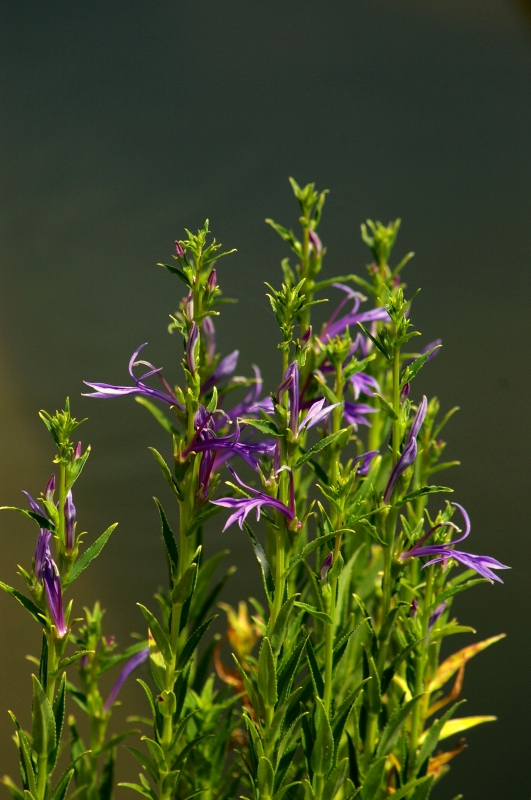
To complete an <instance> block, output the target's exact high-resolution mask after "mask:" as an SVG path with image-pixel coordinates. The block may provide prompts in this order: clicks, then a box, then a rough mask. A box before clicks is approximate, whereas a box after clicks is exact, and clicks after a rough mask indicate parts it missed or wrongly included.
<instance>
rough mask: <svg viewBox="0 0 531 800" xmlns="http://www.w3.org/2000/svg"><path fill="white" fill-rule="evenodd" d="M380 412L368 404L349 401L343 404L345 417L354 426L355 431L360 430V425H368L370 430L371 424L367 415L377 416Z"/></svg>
mask: <svg viewBox="0 0 531 800" xmlns="http://www.w3.org/2000/svg"><path fill="white" fill-rule="evenodd" d="M378 411H379V409H378V408H373V407H372V406H369V405H367V403H350V402H349V401H348V400H345V402H344V404H343V416H344V417H345V419H346V421H347V422H348V424H349V425H352V427H353V428H354V430H355V431H356V430H358V425H367V426H368V427H369V428H370V427H371V423H370V422H369V420H368V419H367V418H366V416H365V415H366V414H376V413H377V412H378Z"/></svg>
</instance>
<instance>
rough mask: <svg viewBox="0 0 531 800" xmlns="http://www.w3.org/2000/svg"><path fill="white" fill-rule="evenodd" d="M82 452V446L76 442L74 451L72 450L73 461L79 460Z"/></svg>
mask: <svg viewBox="0 0 531 800" xmlns="http://www.w3.org/2000/svg"><path fill="white" fill-rule="evenodd" d="M82 450H83V446H82V444H81V442H78V443H77V444H76V449H75V450H74V456H73V458H74V461H77V459H78V458H81V452H82Z"/></svg>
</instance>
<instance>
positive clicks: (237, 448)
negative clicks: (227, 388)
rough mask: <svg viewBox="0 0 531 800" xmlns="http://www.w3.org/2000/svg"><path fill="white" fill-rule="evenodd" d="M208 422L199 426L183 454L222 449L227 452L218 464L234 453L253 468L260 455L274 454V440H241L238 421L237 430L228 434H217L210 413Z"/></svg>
mask: <svg viewBox="0 0 531 800" xmlns="http://www.w3.org/2000/svg"><path fill="white" fill-rule="evenodd" d="M207 416H208V419H207V421H206V422H204V423H202V424H201V426H200V427H199V429H198V431H197V433H196V435H195V438H194V440H193V441H192V442H191V444H190V445H189V446H188V448H187V449H186V450H185V451H184V453H183V455H184V456H185V457H186V456H187V455H188V454H189V453H191V452H194V453H216V452H218V451H222V452H224V453H226V455H225V457H223V456H219V457H217V458H216V466H218V465H219V464H221V463H222V462H223V461H226V460H227V459H228V458H232V456H234V455H239V456H240V457H241V458H243V459H244V461H246V462H247V464H249V466H251V467H252V468H253V469H256V468H257V466H258V463H259V462H258V459H257V457H256V455H257V454H259V455H263V454H266V455H272V454H273V450H274V447H275V445H274V443H273V442H250V441H240V436H241V427H240V425H239V423H238V422H236V430H235V432H234V433H231V434H228V435H227V436H216V434H215V432H214V431H213V430H212V428H211V427H209V425H210V422H211V418H212V415H211V414H208V415H207Z"/></svg>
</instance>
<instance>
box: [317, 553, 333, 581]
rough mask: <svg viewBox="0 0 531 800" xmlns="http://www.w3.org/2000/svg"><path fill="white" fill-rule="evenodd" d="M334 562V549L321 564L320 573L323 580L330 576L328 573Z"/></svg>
mask: <svg viewBox="0 0 531 800" xmlns="http://www.w3.org/2000/svg"><path fill="white" fill-rule="evenodd" d="M333 563H334V554H333V552H332V551H330V552H329V553H328V555H327V556H326V558H325V560H324V561H323V563H322V564H321V569H320V570H319V574H320V577H321V580H322V581H326V580H327V578H328V573H329V571H330V569H331V567H332V564H333Z"/></svg>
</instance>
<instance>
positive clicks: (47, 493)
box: [44, 475, 55, 503]
mask: <svg viewBox="0 0 531 800" xmlns="http://www.w3.org/2000/svg"><path fill="white" fill-rule="evenodd" d="M54 492H55V475H52V477H51V478H50V480H49V481H48V483H47V484H46V489H45V490H44V499H45V500H46V501H47V502H48V503H51V502H52V501H53V493H54Z"/></svg>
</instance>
